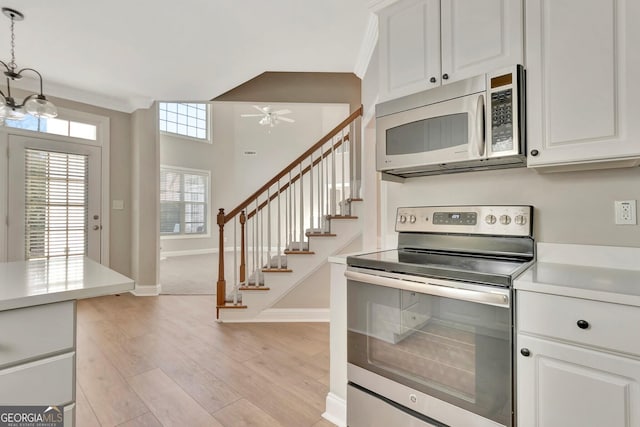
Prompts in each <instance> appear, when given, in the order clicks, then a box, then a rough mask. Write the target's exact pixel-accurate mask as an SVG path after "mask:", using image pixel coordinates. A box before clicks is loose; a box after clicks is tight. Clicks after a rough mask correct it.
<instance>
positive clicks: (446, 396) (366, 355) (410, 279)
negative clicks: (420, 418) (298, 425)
mask: <svg viewBox="0 0 640 427" xmlns="http://www.w3.org/2000/svg"><path fill="white" fill-rule="evenodd" d="M346 277H347V326H348V332H347V345H348V362H349V366H348V379H349V382H350V383H352V384H354V385H356V386H358V387H361V388H362V389H364V390H367V391H369V392H371V393H372V394H373V395H379V396H381V397H382V399H381V400H380V402H383V401H384V400H386V399H388V400H390V401H393V402H395V403H396V404H399V405H400V406H404V407H406V408H408V410H409V412H411V411H414V412H417V413H420V414H422V415H424V416H426V417H428V418H429V419H433V420H436V421H438V422H440V423H444V424H446V425H450V426H467V425H473V426H483V427H484V426H499V425H501V426H511V425H512V417H513V413H512V356H511V345H512V327H511V325H512V313H511V294H510V289H506V288H500V287H493V286H487V285H474V284H468V283H461V282H453V281H445V280H438V279H428V278H424V277H415V276H408V275H404V274H397V273H387V272H380V271H371V272H370V273H369V272H368V270H366V269H361V268H355V267H349V269H348V271H347V272H346ZM348 412H349V407H348ZM349 417H350V418H351V419H354V418H356V419H357V418H358V417H357V415H355V416H354V414H350V415H349Z"/></svg>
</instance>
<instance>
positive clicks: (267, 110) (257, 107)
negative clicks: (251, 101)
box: [253, 105, 271, 114]
mask: <svg viewBox="0 0 640 427" xmlns="http://www.w3.org/2000/svg"><path fill="white" fill-rule="evenodd" d="M253 108H255V109H256V110H258V111H260V112H261V113H262V114H267V113H268V112H269V110H270V109H271V107H269V106H268V105H267V106H266V107H261V106H259V105H254V106H253Z"/></svg>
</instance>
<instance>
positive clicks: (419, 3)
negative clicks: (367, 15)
mask: <svg viewBox="0 0 640 427" xmlns="http://www.w3.org/2000/svg"><path fill="white" fill-rule="evenodd" d="M379 31H380V33H379V49H380V50H379V55H380V56H379V59H380V94H379V96H380V100H381V101H384V100H388V99H393V98H397V97H400V96H404V95H409V94H411V93H416V92H420V91H423V90H425V89H429V88H431V87H435V86H439V85H440V2H439V0H405V1H400V2H398V3H395V4H393V5H391V6H389V7H387V8H386V9H383V10H382V11H381V12H380V13H379ZM432 78H433V79H434V80H435V82H431V79H432Z"/></svg>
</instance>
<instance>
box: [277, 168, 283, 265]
mask: <svg viewBox="0 0 640 427" xmlns="http://www.w3.org/2000/svg"><path fill="white" fill-rule="evenodd" d="M281 218H282V217H281V216H280V180H278V270H280V269H282V255H281V253H282V252H281V251H282V246H281V243H282V238H281V235H280V232H281V231H280V223H281V222H282V219H281Z"/></svg>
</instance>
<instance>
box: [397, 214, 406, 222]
mask: <svg viewBox="0 0 640 427" xmlns="http://www.w3.org/2000/svg"><path fill="white" fill-rule="evenodd" d="M398 221H399V222H400V224H404V223H405V222H407V217H406V216H404V215H400V218H398Z"/></svg>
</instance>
